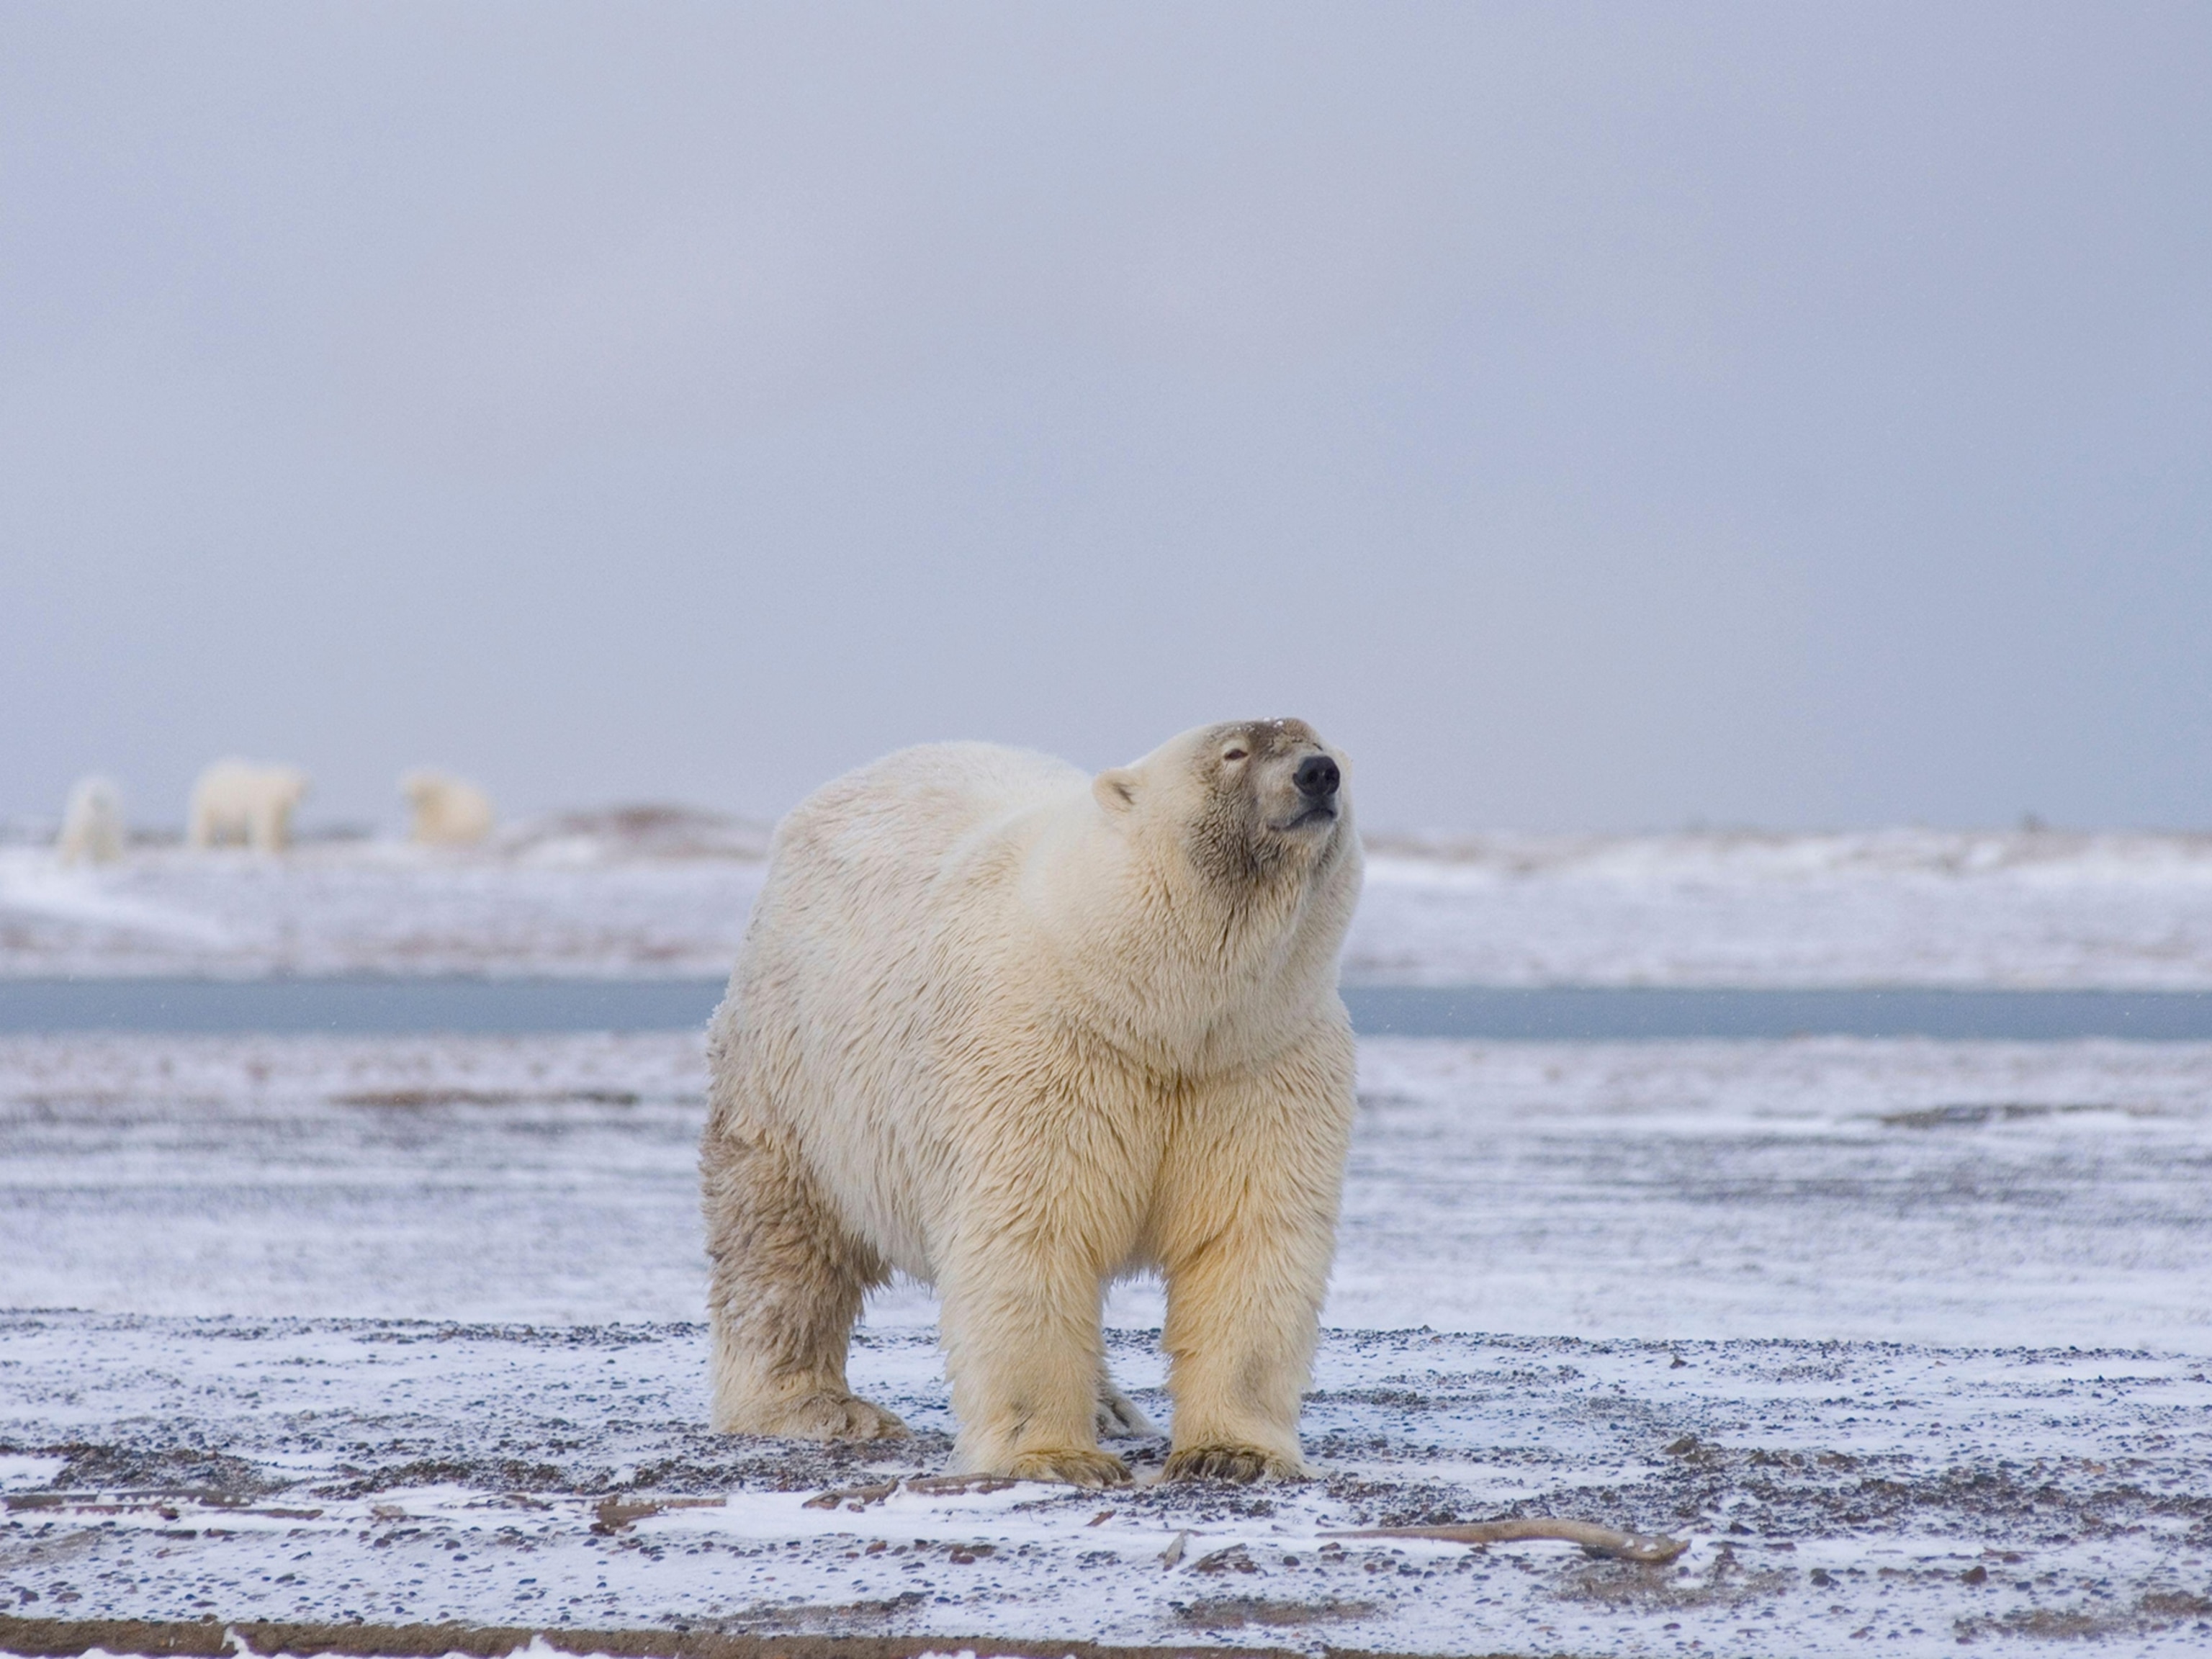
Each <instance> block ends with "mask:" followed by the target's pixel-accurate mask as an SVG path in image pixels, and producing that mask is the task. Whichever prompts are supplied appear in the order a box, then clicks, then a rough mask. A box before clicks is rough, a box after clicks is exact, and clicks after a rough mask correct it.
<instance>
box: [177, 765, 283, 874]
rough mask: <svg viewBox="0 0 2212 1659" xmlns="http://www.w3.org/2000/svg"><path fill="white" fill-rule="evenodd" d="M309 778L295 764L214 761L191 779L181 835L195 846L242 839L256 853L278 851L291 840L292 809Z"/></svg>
mask: <svg viewBox="0 0 2212 1659" xmlns="http://www.w3.org/2000/svg"><path fill="white" fill-rule="evenodd" d="M307 782H308V780H307V774H306V773H305V772H302V771H301V770H299V769H297V768H295V767H290V766H256V765H254V764H253V763H251V762H249V761H241V760H221V761H217V762H216V763H215V764H214V765H212V766H210V767H209V768H208V769H207V770H205V771H204V772H203V773H201V774H200V775H199V781H197V783H195V784H193V785H192V800H191V814H190V819H189V822H188V824H187V826H186V829H185V841H186V842H188V843H189V844H190V845H191V846H193V847H196V848H208V847H213V846H215V845H216V844H217V843H218V842H225V841H242V842H245V843H246V845H247V846H248V847H251V848H253V850H254V851H255V852H257V853H276V852H281V851H282V850H283V848H286V847H288V846H289V845H290V844H291V840H292V814H293V812H294V811H296V810H297V809H298V807H299V805H300V801H301V798H302V797H303V796H305V795H306V794H307Z"/></svg>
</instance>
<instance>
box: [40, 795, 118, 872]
mask: <svg viewBox="0 0 2212 1659" xmlns="http://www.w3.org/2000/svg"><path fill="white" fill-rule="evenodd" d="M123 836H124V829H123V792H122V791H121V790H119V789H118V788H117V787H115V786H114V784H112V783H111V782H110V781H108V780H107V779H106V778H98V777H94V778H79V779H78V780H77V781H76V787H75V788H73V789H71V790H70V793H69V805H68V806H67V807H65V808H64V810H63V812H62V833H61V838H60V839H59V840H58V842H55V850H56V851H57V852H58V853H59V854H61V860H62V862H63V863H64V864H75V863H76V862H77V861H78V860H80V859H82V860H86V861H87V862H88V863H92V864H112V863H113V862H114V861H115V860H118V859H119V858H121V857H122V856H123Z"/></svg>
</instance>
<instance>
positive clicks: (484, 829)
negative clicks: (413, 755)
mask: <svg viewBox="0 0 2212 1659" xmlns="http://www.w3.org/2000/svg"><path fill="white" fill-rule="evenodd" d="M399 793H400V794H402V795H403V796H404V797H405V798H406V801H407V805H408V807H409V809H410V815H411V821H410V823H409V825H408V829H407V836H408V839H409V840H410V841H414V842H421V843H422V845H424V846H426V847H467V846H471V845H473V844H474V843H476V842H480V841H482V840H483V838H484V837H485V836H488V835H489V834H490V833H491V823H492V810H491V797H490V796H489V795H487V794H486V793H484V792H483V790H481V789H479V788H477V787H476V785H474V784H472V783H471V782H469V781H467V780H466V779H465V778H457V777H455V776H454V775H453V774H452V773H450V772H433V771H429V770H428V769H424V770H422V771H416V772H408V773H404V774H402V775H401V776H400V779H399Z"/></svg>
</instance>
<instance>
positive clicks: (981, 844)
mask: <svg viewBox="0 0 2212 1659" xmlns="http://www.w3.org/2000/svg"><path fill="white" fill-rule="evenodd" d="M1240 753H1241V755H1242V757H1241V758H1229V759H1225V758H1224V757H1225V756H1230V757H1237V756H1239V755H1240ZM1316 755H1327V756H1329V757H1332V758H1334V759H1335V760H1336V761H1337V762H1338V763H1339V764H1340V765H1341V764H1342V757H1341V756H1340V755H1337V754H1335V752H1334V750H1328V749H1327V748H1326V747H1325V746H1324V745H1323V744H1321V742H1320V740H1319V739H1318V738H1316V737H1315V736H1314V735H1313V733H1312V732H1311V731H1310V728H1308V727H1306V726H1304V725H1303V724H1302V723H1300V722H1297V721H1253V722H1237V723H1232V724H1230V725H1225V726H1210V727H1205V728H1200V730H1197V731H1194V732H1185V733H1184V734H1183V735H1182V736H1181V737H1179V738H1175V739H1173V740H1171V741H1170V742H1169V743H1168V744H1164V746H1163V747H1161V748H1160V749H1158V750H1156V751H1154V752H1153V753H1152V755H1149V756H1147V757H1146V758H1145V759H1144V760H1142V761H1139V763H1136V764H1135V765H1134V766H1132V767H1127V768H1123V769H1116V770H1115V771H1111V772H1108V773H1103V774H1101V775H1099V777H1098V778H1097V780H1096V781H1094V780H1092V779H1091V778H1090V777H1087V776H1086V775H1084V774H1083V773H1082V772H1080V771H1079V770H1077V769H1075V768H1073V767H1072V766H1069V765H1067V764H1066V763H1063V762H1060V761H1056V760H1052V759H1049V758H1047V757H1043V756H1041V755H1036V754H1031V753H1027V752H1024V751H1021V750H1009V749H1001V748H995V747H992V746H989V745H986V744H944V745H937V746H932V747H928V748H921V749H913V750H906V751H904V752H902V753H900V754H896V755H893V756H891V757H889V758H888V759H885V760H883V761H880V762H878V763H876V764H874V765H872V766H870V767H867V768H865V769H862V770H860V771H859V772H855V773H853V774H851V775H848V776H846V777H844V778H842V779H839V780H838V781H836V782H834V783H832V784H830V785H829V786H828V787H825V788H823V790H821V791H820V792H818V793H817V794H815V795H814V796H813V797H812V798H811V799H808V800H807V801H806V802H805V804H804V805H801V806H800V807H799V809H798V810H797V811H794V812H793V814H792V815H791V816H790V817H788V818H787V819H786V820H785V821H784V823H782V825H781V827H780V828H779V829H778V831H777V835H776V840H775V848H774V852H773V854H772V858H773V862H772V865H771V867H770V870H769V878H768V881H767V884H766V885H765V888H764V890H763V893H762V895H761V897H760V900H759V902H758V904H757V907H756V908H755V910H754V914H753V919H752V922H751V926H750V928H749V930H748V932H747V933H746V937H745V941H744V946H743V949H742V951H741V954H740V956H739V958H738V967H737V971H736V973H735V975H733V976H732V981H731V986H730V993H729V995H728V998H727V1000H726V1001H725V1002H724V1004H723V1006H722V1007H721V1009H720V1012H718V1014H717V1015H716V1017H715V1020H714V1026H713V1028H712V1032H711V1037H710V1058H711V1063H712V1067H713V1073H714V1083H713V1110H712V1117H711V1121H710V1123H709V1125H708V1132H707V1135H706V1138H705V1141H704V1144H703V1146H702V1172H703V1174H704V1176H705V1183H706V1207H707V1216H708V1248H709V1250H710V1253H711V1254H713V1255H714V1258H715V1276H714V1289H713V1291H712V1292H711V1304H710V1314H711V1316H712V1321H713V1327H714V1424H715V1425H716V1426H717V1427H718V1428H720V1429H723V1430H727V1431H749V1432H754V1433H781V1434H802V1435H811V1436H817V1437H828V1438H836V1437H866V1436H868V1435H872V1434H890V1433H899V1432H902V1431H903V1428H902V1425H900V1424H899V1423H898V1420H897V1419H896V1418H894V1417H891V1416H890V1413H887V1412H884V1411H882V1410H880V1408H878V1407H873V1406H871V1405H869V1404H868V1403H867V1402H866V1401H860V1400H858V1399H856V1398H854V1396H853V1395H851V1393H850V1391H849V1390H848V1388H847V1386H846V1381H845V1353H846V1345H847V1339H848V1335H849V1332H850V1328H851V1325H852V1322H853V1319H854V1316H855V1315H856V1314H857V1313H858V1311H859V1308H860V1297H861V1296H862V1294H863V1293H864V1291H865V1290H866V1287H867V1286H868V1285H872V1284H880V1283H882V1282H884V1280H885V1279H888V1277H889V1275H890V1270H892V1269H897V1270H900V1271H902V1272H904V1273H909V1274H911V1275H913V1276H914V1277H915V1278H916V1279H922V1280H926V1281H928V1282H931V1283H933V1284H934V1285H936V1286H937V1288H938V1290H939V1293H940V1295H941V1297H942V1304H943V1327H942V1335H943V1341H944V1346H945V1353H946V1365H947V1369H948V1370H949V1372H950V1374H951V1381H952V1401H953V1408H954V1410H955V1412H956V1413H957V1415H958V1417H959V1419H960V1435H959V1443H958V1452H959V1461H960V1463H961V1465H962V1467H963V1468H967V1469H970V1470H975V1471H978V1472H992V1473H998V1474H1017V1475H1024V1476H1030V1477H1035V1478H1044V1479H1060V1480H1075V1481H1078V1482H1080V1483H1083V1484H1087V1485H1097V1484H1103V1483H1106V1482H1110V1481H1115V1480H1125V1479H1127V1469H1126V1468H1125V1467H1124V1466H1123V1465H1122V1464H1121V1462H1120V1461H1119V1460H1118V1459H1115V1458H1113V1457H1110V1456H1108V1455H1106V1454H1104V1453H1103V1452H1102V1451H1100V1450H1099V1449H1098V1444H1097V1437H1098V1433H1099V1431H1101V1429H1102V1428H1103V1429H1107V1430H1109V1431H1111V1430H1113V1429H1115V1428H1120V1429H1123V1430H1130V1431H1140V1432H1141V1431H1146V1430H1147V1429H1148V1428H1149V1425H1146V1424H1145V1423H1144V1421H1143V1419H1142V1417H1141V1416H1140V1415H1139V1413H1137V1412H1136V1408H1135V1407H1133V1406H1131V1405H1129V1403H1128V1402H1127V1401H1126V1400H1125V1399H1123V1398H1122V1396H1121V1395H1120V1393H1119V1392H1118V1391H1117V1390H1116V1389H1114V1387H1113V1385H1112V1383H1111V1382H1110V1380H1109V1379H1108V1378H1107V1376H1106V1372H1105V1361H1104V1349H1103V1341H1102V1339H1101V1336H1100V1330H1099V1313H1100V1304H1101V1298H1102V1296H1103V1290H1104V1287H1105V1286H1106V1285H1109V1283H1110V1282H1111V1281H1112V1280H1113V1279H1115V1278H1116V1277H1118V1276H1122V1275H1127V1274H1132V1273H1139V1272H1142V1271H1146V1270H1158V1271H1159V1272H1161V1273H1163V1274H1164V1277H1165V1279H1166V1281H1167V1292H1168V1316H1167V1327H1166V1331H1165V1346H1166V1348H1167V1351H1168V1353H1169V1355H1170V1378H1169V1388H1170V1394H1171V1396H1172V1398H1173V1401H1174V1405H1175V1419H1174V1449H1173V1453H1172V1455H1171V1456H1170V1462H1169V1466H1168V1470H1167V1473H1168V1474H1169V1475H1170V1476H1171V1477H1172V1476H1176V1475H1208V1474H1212V1475H1226V1476H1231V1477H1233V1478H1238V1479H1251V1478H1253V1477H1254V1476H1255V1475H1258V1474H1279V1475H1291V1474H1299V1473H1302V1472H1304V1459H1303V1457H1302V1455H1301V1454H1300V1450H1299V1445H1298V1438H1297V1419H1298V1406H1299V1396H1300V1394H1301V1393H1302V1391H1303V1390H1304V1387H1305V1384H1306V1381H1307V1376H1308V1366H1309V1363H1310V1358H1311V1354H1312V1349H1313V1344H1314V1340H1315V1336H1316V1328H1317V1322H1318V1318H1319V1312H1320V1308H1321V1304H1322V1296H1323V1293H1324V1291H1325V1290H1326V1287H1327V1283H1328V1270H1329V1264H1330V1260H1331V1257H1332V1255H1333V1253H1334V1237H1335V1225H1336V1217H1337V1206H1338V1198H1339V1193H1340V1187H1341V1184H1342V1179H1343V1168H1344V1158H1345V1152H1346V1142H1347V1139H1348V1137H1349V1133H1350V1130H1351V1124H1352V1111H1353V1097H1352V1036H1351V1030H1350V1025H1349V1022H1348V1021H1347V1019H1346V1015H1345V1011H1344V1006H1343V1003H1342V1001H1341V1000H1340V999H1339V997H1338V995H1337V994H1336V957H1337V952H1338V949H1339V946H1340V944H1341V941H1342V939H1343V935H1344V931H1345V928H1346V925H1347V924H1348V923H1349V921H1350V919H1351V915H1352V907H1353V904H1354V902H1356V900H1357V897H1358V886H1359V871H1360V857H1359V848H1358V836H1357V832H1356V830H1355V829H1354V828H1353V825H1352V817H1351V811H1350V801H1349V796H1348V793H1346V794H1345V795H1343V796H1341V797H1340V799H1339V802H1338V805H1339V809H1340V810H1339V812H1338V815H1337V817H1334V819H1333V820H1331V821H1330V822H1328V823H1326V824H1312V823H1308V824H1305V825H1303V826H1301V827H1297V828H1293V829H1280V828H1271V827H1269V826H1270V825H1271V824H1274V823H1278V821H1282V820H1286V819H1287V818H1288V817H1291V816H1292V815H1293V814H1294V813H1295V811H1296V810H1297V807H1298V806H1299V805H1302V801H1301V798H1300V797H1299V796H1298V794H1297V792H1296V790H1295V789H1294V788H1293V787H1291V784H1290V781H1289V780H1290V776H1291V770H1292V769H1294V768H1295V767H1296V766H1297V763H1298V762H1299V760H1300V758H1301V757H1311V756H1316ZM1286 802H1287V803H1288V805H1285V803H1286ZM1240 812H1241V813H1243V817H1242V818H1239V817H1237V814H1238V813H1240ZM1225 823H1227V824H1228V826H1229V827H1228V828H1227V829H1224V827H1223V826H1224V824H1225ZM1240 824H1241V825H1243V826H1244V828H1243V829H1240V828H1239V827H1238V826H1239V825H1240ZM1245 829H1249V842H1250V843H1251V844H1250V845H1249V847H1245V846H1244V845H1243V842H1239V841H1238V839H1237V837H1238V836H1240V835H1243V834H1244V833H1245ZM1240 859H1243V860H1245V861H1246V863H1247V864H1248V865H1249V868H1247V867H1243V866H1239V865H1238V863H1237V861H1238V860H1240Z"/></svg>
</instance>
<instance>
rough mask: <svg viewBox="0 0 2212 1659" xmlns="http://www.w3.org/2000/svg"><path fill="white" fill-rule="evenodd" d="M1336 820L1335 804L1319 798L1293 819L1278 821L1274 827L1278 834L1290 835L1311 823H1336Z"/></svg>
mask: <svg viewBox="0 0 2212 1659" xmlns="http://www.w3.org/2000/svg"><path fill="white" fill-rule="evenodd" d="M1335 822H1336V806H1335V804H1334V802H1331V801H1325V800H1317V801H1316V802H1315V803H1314V804H1313V805H1310V806H1309V807H1307V808H1306V810H1305V811H1303V812H1301V813H1299V814H1298V815H1297V817H1294V818H1292V819H1291V820H1290V821H1289V822H1288V823H1278V824H1275V825H1273V826H1272V827H1273V829H1274V830H1275V833H1276V834H1278V835H1288V834H1289V833H1290V832H1291V830H1293V829H1304V828H1305V827H1306V825H1308V824H1310V823H1335Z"/></svg>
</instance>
